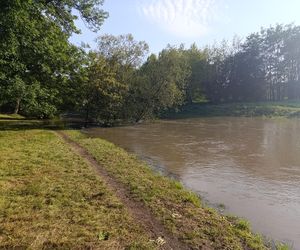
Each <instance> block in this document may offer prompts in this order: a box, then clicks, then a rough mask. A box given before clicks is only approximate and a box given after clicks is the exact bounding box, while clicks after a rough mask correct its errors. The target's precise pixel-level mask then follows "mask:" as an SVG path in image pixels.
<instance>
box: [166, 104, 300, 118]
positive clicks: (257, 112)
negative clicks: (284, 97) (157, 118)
mask: <svg viewBox="0 0 300 250" xmlns="http://www.w3.org/2000/svg"><path fill="white" fill-rule="evenodd" d="M213 116H237V117H238V116H241V117H243V116H244V117H256V116H262V117H286V118H292V117H300V102H299V101H297V102H296V101H295V102H292V101H282V102H257V103H224V104H215V105H214V104H192V105H187V106H184V107H182V108H181V110H180V111H179V112H175V111H174V112H170V113H167V114H165V115H164V116H163V118H168V119H180V118H192V117H213Z"/></svg>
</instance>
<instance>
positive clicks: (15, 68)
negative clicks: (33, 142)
mask: <svg viewBox="0 0 300 250" xmlns="http://www.w3.org/2000/svg"><path fill="white" fill-rule="evenodd" d="M102 3H103V1H97V0H90V1H83V0H81V1H79V0H78V1H70V0H68V1H67V0H65V1H57V0H53V1H51V0H48V1H47V0H40V1H38V0H35V1H32V0H22V1H21V0H4V1H1V3H0V89H1V97H2V98H3V99H2V100H1V103H0V104H1V105H2V108H3V107H5V109H6V110H7V111H9V110H13V111H15V112H16V113H18V112H21V113H22V114H27V115H34V116H38V117H44V118H45V117H49V116H51V115H53V114H55V113H56V112H57V110H59V109H60V108H61V107H62V106H63V102H64V96H63V95H62V93H65V92H66V91H65V90H66V89H68V88H67V87H68V84H69V80H70V78H71V77H72V74H74V73H76V71H78V63H77V62H76V60H77V59H79V58H80V57H78V55H79V53H78V49H77V48H76V47H75V46H74V45H71V44H70V43H69V41H68V38H69V37H70V35H71V34H72V33H73V32H79V30H77V28H76V27H75V25H74V20H75V19H76V18H77V16H76V15H74V14H73V12H72V10H74V9H75V10H77V11H78V13H79V14H78V15H80V16H81V17H82V18H83V19H84V20H85V21H86V22H87V24H88V25H90V27H91V28H93V29H98V28H99V27H100V25H101V24H102V22H103V20H104V19H105V18H106V16H107V14H106V13H105V12H104V11H102V10H101V9H99V8H98V7H97V6H95V4H100V5H101V4H102ZM20 86H22V88H20ZM29 98H33V99H31V100H29ZM33 103H37V105H38V107H39V109H36V110H39V112H38V113H37V112H33V113H32V112H29V110H33V109H32V108H31V107H32V106H30V105H32V104H33ZM35 106H36V105H35ZM42 107H45V109H43V108H42Z"/></svg>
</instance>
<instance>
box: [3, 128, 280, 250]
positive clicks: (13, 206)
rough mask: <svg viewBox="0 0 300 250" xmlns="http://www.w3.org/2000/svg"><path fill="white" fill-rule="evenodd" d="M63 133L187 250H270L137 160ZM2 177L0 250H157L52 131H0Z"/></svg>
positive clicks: (233, 220)
mask: <svg viewBox="0 0 300 250" xmlns="http://www.w3.org/2000/svg"><path fill="white" fill-rule="evenodd" d="M0 123H1V122H0ZM64 133H65V134H67V135H68V136H69V137H70V138H71V139H72V140H73V141H74V142H75V143H77V144H78V145H80V146H81V147H83V148H84V149H86V150H87V151H88V152H89V153H90V155H91V156H93V157H94V158H95V159H96V161H97V162H98V163H99V165H100V166H101V167H102V168H103V169H104V170H105V171H107V173H108V174H109V176H110V177H111V178H112V179H114V180H115V181H116V183H118V185H120V187H124V189H125V190H127V191H128V193H127V194H128V198H129V199H130V200H132V201H136V202H140V203H142V204H144V206H145V208H146V209H148V210H149V211H150V212H151V214H152V216H153V219H154V220H157V221H158V222H159V223H161V225H162V226H163V227H164V228H165V230H166V231H167V232H169V233H170V235H173V236H174V237H175V238H176V239H178V240H179V242H181V243H182V244H184V245H186V246H187V247H188V248H193V249H195V248H197V249H198V248H201V247H203V248H205V249H268V247H266V245H265V244H264V242H263V240H262V238H261V236H259V235H255V234H253V233H252V232H251V230H250V228H249V223H247V222H245V221H244V220H240V219H237V218H228V217H224V216H222V215H220V214H218V213H217V212H216V211H215V210H213V209H211V208H208V207H206V206H204V205H203V204H202V203H201V200H200V199H199V198H198V197H197V195H195V194H194V193H192V192H190V191H188V190H186V189H185V188H184V187H183V186H182V185H181V184H180V183H178V182H177V181H174V180H171V179H168V178H166V177H163V176H161V175H159V174H157V173H154V172H153V171H152V170H151V169H150V168H149V167H148V166H147V165H146V164H144V163H143V162H141V161H140V160H138V159H137V158H136V157H135V156H133V155H131V154H128V153H127V152H126V151H124V150H122V149H120V148H118V147H116V146H115V145H113V144H111V143H109V142H107V141H104V140H101V139H98V138H95V139H91V138H87V137H86V136H85V135H84V134H82V133H81V132H79V131H74V130H70V131H64ZM0 176H1V177H0V225H1V226H0V248H4V249H11V248H30V249H43V248H44V249H53V248H61V249H70V248H71V249H82V248H92V249H119V248H123V249H124V248H126V249H158V248H161V246H160V244H161V242H160V241H157V238H153V235H151V233H150V231H151V230H149V228H145V227H144V226H143V223H141V221H139V220H136V218H135V217H134V216H132V214H131V212H130V211H129V210H128V206H127V205H126V204H124V201H122V200H120V199H119V196H118V195H117V194H116V193H115V192H114V191H112V190H111V188H110V187H109V186H107V183H106V181H105V178H104V177H103V176H101V174H100V175H99V172H97V171H96V170H95V169H94V168H93V166H91V164H90V163H89V162H88V161H87V160H86V159H85V157H84V156H83V155H80V154H78V153H76V152H75V151H74V150H72V149H71V148H70V146H69V145H68V144H67V143H66V141H64V140H63V139H62V138H61V137H60V136H59V135H58V134H57V133H56V132H54V131H50V130H42V129H26V130H24V129H20V130H16V129H15V127H14V129H13V130H10V129H9V127H6V130H2V131H1V130H0ZM103 178H104V179H103ZM167 244H168V242H166V245H167ZM278 249H280V248H278Z"/></svg>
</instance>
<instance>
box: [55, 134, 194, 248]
mask: <svg viewBox="0 0 300 250" xmlns="http://www.w3.org/2000/svg"><path fill="white" fill-rule="evenodd" d="M56 133H57V134H58V135H59V136H60V137H61V138H62V139H63V140H64V141H65V142H66V143H67V144H69V145H70V146H71V148H72V149H73V150H74V151H75V152H76V153H77V154H78V155H80V156H81V157H82V158H84V159H85V160H86V161H87V162H88V163H89V164H90V165H92V166H93V167H94V169H95V170H96V171H97V173H98V174H100V176H101V177H102V179H103V181H104V182H105V184H106V185H107V187H108V188H109V189H110V190H111V191H113V192H114V193H115V194H116V196H117V197H118V198H119V199H120V201H121V202H122V203H123V204H124V206H125V207H126V208H127V210H128V211H129V213H130V214H131V216H132V217H133V218H134V219H135V220H136V221H137V223H139V224H141V225H142V226H143V228H144V229H145V231H146V232H149V233H150V236H151V237H152V239H153V240H155V241H157V242H158V243H159V240H158V239H159V237H162V238H163V239H164V240H165V244H163V245H161V246H160V248H161V249H168V250H169V249H182V250H184V249H189V247H188V246H186V245H185V244H183V243H182V242H181V241H179V240H178V239H177V238H176V237H174V236H173V235H172V234H170V233H169V232H168V231H167V230H166V229H165V228H164V226H163V225H162V224H161V223H160V222H159V221H158V220H157V219H156V218H155V217H154V215H153V214H152V213H151V211H150V210H149V209H148V208H147V207H146V206H145V205H144V204H143V203H142V202H140V201H136V200H133V199H132V198H131V197H130V193H129V191H128V190H127V189H126V187H125V186H124V185H123V184H121V183H119V182H118V181H116V180H115V179H114V178H113V176H111V175H110V174H108V172H107V171H106V170H105V169H104V168H103V167H102V166H101V165H100V164H99V163H98V162H97V161H96V160H95V159H94V157H93V156H92V155H91V154H90V153H89V152H88V151H87V150H86V149H85V148H83V147H82V146H80V145H79V144H78V143H76V142H74V141H73V140H71V139H70V138H69V137H68V136H67V135H66V134H65V133H64V132H62V131H56Z"/></svg>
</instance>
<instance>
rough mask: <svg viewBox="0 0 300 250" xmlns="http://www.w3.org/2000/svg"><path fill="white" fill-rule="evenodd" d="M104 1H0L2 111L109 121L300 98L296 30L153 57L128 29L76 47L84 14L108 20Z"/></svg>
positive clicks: (91, 22)
mask: <svg viewBox="0 0 300 250" xmlns="http://www.w3.org/2000/svg"><path fill="white" fill-rule="evenodd" d="M102 4H103V1H102V0H88V1H84V0H81V1H78V0H62V1H56V0H47V1H46V0H35V1H31V0H22V1H20V0H4V1H1V3H0V111H1V112H13V113H20V114H23V115H25V116H32V117H38V118H49V117H52V116H54V115H57V114H60V113H63V112H67V111H76V112H80V113H81V114H82V115H84V116H85V119H86V120H93V121H97V122H99V123H102V124H105V125H112V124H114V123H116V122H119V121H120V122H121V121H135V122H137V121H140V120H142V119H146V118H151V117H157V116H159V115H160V114H162V113H164V112H166V111H168V110H169V109H172V110H174V109H179V108H180V107H181V106H182V105H184V104H189V103H196V102H202V101H208V102H213V103H220V102H243V101H247V102H249V101H269V100H270V101H277V100H284V99H289V100H291V99H299V98H300V80H299V70H300V27H299V26H295V25H292V24H291V25H277V26H275V27H270V28H268V29H262V30H261V31H260V32H258V33H253V34H251V35H249V36H248V37H246V38H245V39H239V38H235V39H233V41H232V42H228V41H223V42H222V43H220V44H216V45H214V46H206V47H204V48H201V49H200V48H198V47H197V46H196V45H195V44H194V45H192V46H191V47H190V48H188V49H186V48H185V47H184V46H183V45H182V46H179V47H174V46H170V45H169V46H167V47H166V48H165V49H163V50H162V51H161V52H160V53H159V54H158V55H154V54H152V55H150V56H148V45H147V44H146V42H143V41H135V40H134V38H133V37H132V35H130V34H129V35H120V36H112V35H102V36H100V37H99V38H98V39H97V49H96V50H90V49H89V47H88V45H84V44H83V45H82V46H80V47H77V46H75V45H73V44H71V43H70V42H69V38H70V37H71V35H72V34H73V33H78V32H79V31H78V29H77V28H76V26H75V24H74V20H75V19H76V18H78V17H79V16H80V17H81V18H83V19H84V21H85V23H86V24H87V25H88V27H90V28H91V30H93V31H97V30H99V28H100V27H101V25H102V23H103V21H104V20H105V18H107V16H108V14H107V13H106V12H105V11H103V10H102V9H100V8H99V6H101V5H102ZM74 9H75V10H76V11H72V10H74ZM74 13H75V14H76V13H78V14H77V16H76V15H75V14H74Z"/></svg>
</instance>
